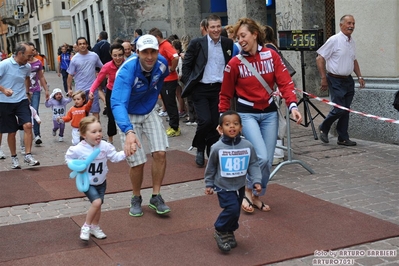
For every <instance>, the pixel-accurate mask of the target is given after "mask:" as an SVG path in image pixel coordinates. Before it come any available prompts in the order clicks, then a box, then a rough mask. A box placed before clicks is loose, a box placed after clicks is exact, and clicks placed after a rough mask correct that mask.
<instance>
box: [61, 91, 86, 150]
mask: <svg viewBox="0 0 399 266" xmlns="http://www.w3.org/2000/svg"><path fill="white" fill-rule="evenodd" d="M72 99H73V101H74V103H75V105H74V106H72V107H71V108H70V109H69V110H68V113H67V114H66V115H65V116H64V117H62V118H59V120H58V122H60V123H62V122H69V121H70V122H71V126H72V144H73V145H76V144H78V143H79V142H80V133H79V123H80V120H82V119H83V118H85V117H86V116H88V114H89V112H90V109H91V106H92V104H93V101H92V99H89V100H88V101H86V93H85V92H84V91H76V92H75V93H74V94H72Z"/></svg>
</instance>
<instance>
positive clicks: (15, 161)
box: [11, 156, 21, 169]
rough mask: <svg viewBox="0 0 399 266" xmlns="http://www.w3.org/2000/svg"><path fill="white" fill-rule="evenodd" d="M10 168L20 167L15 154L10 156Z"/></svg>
mask: <svg viewBox="0 0 399 266" xmlns="http://www.w3.org/2000/svg"><path fill="white" fill-rule="evenodd" d="M11 169H21V166H20V165H19V160H18V157H17V156H15V157H11Z"/></svg>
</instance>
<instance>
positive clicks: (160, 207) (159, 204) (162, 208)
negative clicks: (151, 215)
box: [148, 194, 170, 214]
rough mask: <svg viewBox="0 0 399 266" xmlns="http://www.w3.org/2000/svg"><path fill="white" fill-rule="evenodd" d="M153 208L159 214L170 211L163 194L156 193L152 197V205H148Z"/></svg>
mask: <svg viewBox="0 0 399 266" xmlns="http://www.w3.org/2000/svg"><path fill="white" fill-rule="evenodd" d="M148 207H150V208H151V209H153V210H155V211H156V212H157V213H158V214H166V213H168V212H170V208H169V207H168V206H167V205H166V204H165V202H164V200H163V198H162V197H161V194H158V195H156V196H155V197H152V198H151V199H150V205H148Z"/></svg>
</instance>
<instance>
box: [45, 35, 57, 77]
mask: <svg viewBox="0 0 399 266" xmlns="http://www.w3.org/2000/svg"><path fill="white" fill-rule="evenodd" d="M44 39H45V40H46V51H45V53H44V54H45V55H46V64H47V66H45V69H46V71H50V70H51V71H55V64H54V52H53V34H52V33H48V34H44Z"/></svg>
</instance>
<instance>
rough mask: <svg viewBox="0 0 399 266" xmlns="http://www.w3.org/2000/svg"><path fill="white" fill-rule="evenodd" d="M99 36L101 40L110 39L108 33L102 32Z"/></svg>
mask: <svg viewBox="0 0 399 266" xmlns="http://www.w3.org/2000/svg"><path fill="white" fill-rule="evenodd" d="M98 36H99V37H100V39H101V40H107V39H108V33H107V32H106V31H102V32H100V34H99V35H98Z"/></svg>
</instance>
